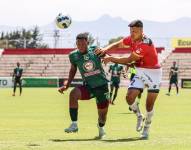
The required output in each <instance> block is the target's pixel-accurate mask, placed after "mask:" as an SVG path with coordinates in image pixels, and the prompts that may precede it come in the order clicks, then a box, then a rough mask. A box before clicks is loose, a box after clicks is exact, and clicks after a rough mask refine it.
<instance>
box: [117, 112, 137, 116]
mask: <svg viewBox="0 0 191 150" xmlns="http://www.w3.org/2000/svg"><path fill="white" fill-rule="evenodd" d="M117 114H122V115H132V114H134V113H133V112H127V113H117Z"/></svg>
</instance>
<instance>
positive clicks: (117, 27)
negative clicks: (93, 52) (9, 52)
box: [0, 15, 191, 47]
mask: <svg viewBox="0 0 191 150" xmlns="http://www.w3.org/2000/svg"><path fill="white" fill-rule="evenodd" d="M143 23H144V33H145V34H146V35H147V36H149V37H151V38H152V39H153V41H154V42H155V44H156V45H157V46H165V47H166V46H169V41H170V39H171V38H172V37H191V30H190V27H191V18H180V19H177V20H175V21H171V22H155V21H148V20H143ZM128 24H129V21H126V20H123V19H122V18H120V17H111V16H109V15H103V16H102V17H100V18H99V19H97V20H94V21H88V22H86V21H80V22H79V21H73V22H72V25H71V26H70V27H69V28H68V29H66V30H58V29H56V27H55V25H54V23H53V22H52V23H50V24H47V25H45V26H41V27H40V31H41V33H42V34H43V39H44V41H45V42H47V43H49V44H50V46H51V47H53V46H54V43H55V41H54V38H53V36H54V35H55V30H58V32H59V35H60V36H61V37H60V38H59V39H60V40H58V47H73V46H74V44H75V36H76V35H77V34H78V33H80V32H90V33H91V34H92V35H93V36H94V37H96V38H97V39H98V40H99V41H100V43H101V45H102V46H103V45H105V44H107V42H108V41H109V39H111V38H114V37H118V36H126V35H128V34H129V28H128ZM15 29H21V27H11V26H0V32H1V31H5V32H7V31H11V30H15Z"/></svg>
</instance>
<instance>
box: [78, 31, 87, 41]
mask: <svg viewBox="0 0 191 150" xmlns="http://www.w3.org/2000/svg"><path fill="white" fill-rule="evenodd" d="M88 35H89V33H88V32H84V33H79V34H78V35H77V36H76V40H80V39H85V40H86V41H87V40H88Z"/></svg>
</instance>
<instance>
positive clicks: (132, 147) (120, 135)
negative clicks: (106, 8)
mask: <svg viewBox="0 0 191 150" xmlns="http://www.w3.org/2000/svg"><path fill="white" fill-rule="evenodd" d="M166 91H167V90H166V89H162V90H161V93H160V95H159V97H158V99H157V102H156V105H155V115H154V117H153V123H152V127H151V131H150V138H149V140H140V139H139V136H140V134H139V133H137V132H136V131H135V124H136V117H135V116H134V114H132V113H131V112H129V110H128V105H127V104H126V102H125V95H126V89H125V88H121V89H120V90H119V94H118V97H117V100H116V105H114V106H110V109H109V113H108V120H107V124H106V127H105V128H106V131H107V137H106V138H105V139H104V140H94V137H95V136H97V133H98V132H97V127H96V124H97V110H96V105H95V101H94V99H92V100H91V101H85V102H82V101H80V102H79V106H80V107H79V121H78V124H79V132H78V133H72V134H67V133H64V128H66V127H68V126H69V124H70V118H69V112H68V93H69V91H68V92H67V93H65V94H64V95H61V94H59V93H58V92H57V89H54V88H24V89H23V95H22V96H18V93H17V95H16V96H15V97H12V96H11V94H12V89H0V150H76V149H78V150H190V149H191V142H190V141H191V117H190V116H191V109H190V108H191V95H190V93H191V91H190V90H189V89H187V90H185V89H182V90H180V95H179V96H176V95H175V93H174V89H173V91H172V96H170V97H169V96H166V95H165V92H166ZM17 92H18V91H17ZM145 94H146V93H144V96H143V98H142V100H141V110H142V111H143V112H145V108H144V105H145V96H146V95H145Z"/></svg>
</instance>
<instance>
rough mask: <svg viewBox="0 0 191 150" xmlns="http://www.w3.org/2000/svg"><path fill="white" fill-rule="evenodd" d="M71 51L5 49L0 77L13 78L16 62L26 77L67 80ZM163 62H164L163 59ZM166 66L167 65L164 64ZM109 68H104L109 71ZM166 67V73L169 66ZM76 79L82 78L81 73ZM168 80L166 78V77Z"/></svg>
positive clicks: (117, 51) (161, 50)
mask: <svg viewBox="0 0 191 150" xmlns="http://www.w3.org/2000/svg"><path fill="white" fill-rule="evenodd" d="M72 50H73V48H70V49H5V50H4V51H3V52H2V55H1V56H0V77H9V76H12V71H13V68H14V67H15V66H16V62H20V63H21V66H22V68H23V69H24V72H23V76H24V77H60V78H66V77H67V76H68V71H69V67H70V62H69V58H68V54H69V53H70V52H71V51H72ZM157 52H158V54H159V56H160V57H162V54H163V53H164V52H165V50H164V48H163V47H159V48H157ZM129 53H130V49H127V48H126V49H115V50H111V51H110V54H114V55H117V56H124V55H129ZM160 61H161V62H164V61H163V59H162V58H161V60H160ZM163 64H165V63H163ZM169 64H170V62H169ZM108 66H109V65H107V66H105V65H104V68H105V69H106V70H108ZM164 66H165V67H166V70H165V71H166V72H167V68H168V65H167V66H166V65H164ZM76 78H80V74H79V72H77V74H76ZM164 79H166V77H164Z"/></svg>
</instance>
